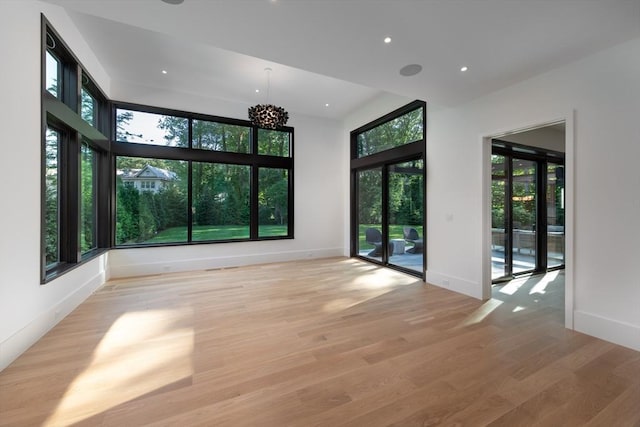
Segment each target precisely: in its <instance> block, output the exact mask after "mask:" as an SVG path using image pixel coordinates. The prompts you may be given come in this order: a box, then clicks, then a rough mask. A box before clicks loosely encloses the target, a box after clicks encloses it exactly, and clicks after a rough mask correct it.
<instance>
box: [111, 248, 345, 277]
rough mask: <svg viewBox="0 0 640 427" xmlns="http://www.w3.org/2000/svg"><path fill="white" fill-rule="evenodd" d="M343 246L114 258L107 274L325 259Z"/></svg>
mask: <svg viewBox="0 0 640 427" xmlns="http://www.w3.org/2000/svg"><path fill="white" fill-rule="evenodd" d="M343 252H344V248H342V247H337V248H322V249H308V250H302V251H286V252H272V253H263V254H254V255H252V254H248V255H233V256H227V257H220V256H216V257H211V258H198V259H184V260H179V259H178V260H172V261H170V262H167V261H160V262H139V261H136V262H133V263H129V264H118V263H117V262H114V257H113V256H112V257H111V258H110V262H109V277H110V278H112V279H116V278H121V277H135V276H146V275H150V274H162V273H172V272H181V271H197V270H207V269H211V268H228V267H241V266H245V265H254V264H268V263H274V262H286V261H296V260H301V259H316V258H329V257H334V256H343Z"/></svg>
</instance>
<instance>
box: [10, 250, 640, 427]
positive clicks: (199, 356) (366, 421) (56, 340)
mask: <svg viewBox="0 0 640 427" xmlns="http://www.w3.org/2000/svg"><path fill="white" fill-rule="evenodd" d="M48 286H55V283H53V284H51V285H48ZM494 294H495V298H494V299H492V300H489V301H487V302H482V301H477V300H475V299H472V298H468V297H465V296H462V295H459V294H455V293H453V292H449V291H447V290H444V289H440V288H437V287H434V286H430V285H426V284H424V283H423V282H421V281H417V280H415V279H414V278H411V277H409V276H406V275H403V274H400V273H396V272H392V271H389V270H386V269H382V268H378V267H374V266H372V265H368V264H366V263H362V262H359V261H356V260H351V259H344V258H334V259H325V260H314V261H307V262H293V263H283V264H273V265H263V266H254V267H243V268H236V269H225V270H216V271H200V272H193V273H182V274H167V275H158V276H149V277H143V278H133V279H127V280H114V281H111V282H108V283H107V284H106V285H105V286H104V287H103V288H102V289H101V290H100V291H98V292H97V293H96V294H95V295H93V296H92V297H91V298H89V299H88V300H87V301H86V302H85V303H83V304H82V305H81V306H80V307H79V308H78V309H77V310H76V311H74V312H73V313H72V314H71V315H69V316H68V317H67V318H65V319H64V320H63V321H62V322H61V323H60V324H59V325H58V326H56V327H55V328H54V329H53V330H52V331H51V332H50V333H49V334H47V335H46V336H45V337H44V338H43V339H42V340H41V341H40V342H38V343H37V344H36V345H34V346H33V347H32V348H31V349H30V350H29V351H27V352H26V353H25V354H24V355H22V356H21V357H20V358H19V359H18V360H17V361H16V362H15V363H13V364H12V365H11V366H9V367H8V368H7V369H5V370H4V371H3V372H1V373H0V425H2V426H8V425H10V426H40V425H60V426H63V425H64V426H66V425H88V426H119V427H120V426H141V425H154V426H155V425H157V426H164V425H171V426H185V427H186V426H189V427H190V426H200V425H201V426H305V427H306V426H340V425H346V426H368V427H369V426H384V425H398V426H415V425H419V426H432V425H457V426H462V425H468V426H482V425H488V424H490V425H496V426H498V425H499V426H509V427H511V426H519V425H522V426H531V425H548V426H578V425H580V426H581V425H588V426H638V425H640V353H638V352H634V351H632V350H629V349H625V348H623V347H619V346H616V345H613V344H609V343H606V342H604V341H601V340H598V339H595V338H591V337H588V336H586V335H582V334H579V333H575V332H572V331H568V330H565V329H564V327H563V325H562V322H563V313H562V306H563V304H562V276H561V275H560V276H558V277H555V276H545V278H544V279H543V280H540V279H539V278H537V279H524V280H521V281H520V282H514V283H512V284H510V285H509V287H502V288H497V289H496V290H495V292H494ZM510 294H511V295H510Z"/></svg>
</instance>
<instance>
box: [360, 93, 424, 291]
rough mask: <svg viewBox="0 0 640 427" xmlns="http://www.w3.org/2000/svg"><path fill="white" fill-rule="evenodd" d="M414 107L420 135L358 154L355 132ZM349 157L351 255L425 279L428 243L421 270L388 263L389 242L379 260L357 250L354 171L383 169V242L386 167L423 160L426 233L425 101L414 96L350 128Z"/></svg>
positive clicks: (383, 234) (387, 178) (376, 124)
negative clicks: (400, 105)
mask: <svg viewBox="0 0 640 427" xmlns="http://www.w3.org/2000/svg"><path fill="white" fill-rule="evenodd" d="M417 109H422V139H419V140H416V141H413V142H409V143H407V144H404V145H400V146H396V147H392V148H389V149H386V150H383V151H378V152H375V153H373V154H369V155H366V156H362V157H358V155H359V153H358V135H359V134H361V133H364V132H367V131H369V130H371V129H374V128H376V127H378V126H381V125H384V124H385V123H388V122H390V121H392V120H394V119H396V118H398V117H401V116H403V115H405V114H407V113H410V112H412V111H415V110H417ZM350 159H351V164H350V170H351V182H350V194H351V198H350V205H351V215H350V221H351V233H350V255H351V257H355V258H359V259H362V260H364V261H367V262H371V263H374V264H379V265H383V266H385V267H388V268H391V269H394V270H398V271H402V272H404V273H407V274H410V275H413V276H417V277H420V278H422V279H423V280H424V278H425V272H426V271H427V245H426V244H425V245H424V248H423V251H422V257H423V258H422V265H423V271H422V272H421V273H419V272H417V271H415V270H412V269H409V268H403V267H401V266H398V265H395V264H391V263H389V262H386V261H385V259H386V258H387V257H388V254H387V247H388V244H384V243H383V244H382V252H383V255H382V261H377V260H374V259H372V258H367V257H363V256H360V255H359V253H358V245H357V242H358V233H359V229H358V209H359V206H358V200H359V193H358V182H357V181H358V179H357V175H358V172H360V171H363V170H369V169H373V168H378V167H379V168H381V170H382V223H381V227H382V236H383V242H386V240H385V239H386V238H387V235H388V230H387V228H388V220H387V219H388V217H389V212H388V210H389V199H388V194H387V188H388V184H389V177H388V175H389V173H388V167H389V166H390V165H392V164H395V163H399V162H404V161H411V160H422V162H423V163H422V164H423V168H422V174H423V176H422V179H423V185H424V189H425V193H424V196H423V197H424V203H423V206H424V212H423V223H422V229H423V230H424V236H426V230H427V195H426V188H427V103H426V102H424V101H420V100H415V101H413V102H410V103H409V104H407V105H404V106H402V107H400V108H398V109H396V110H394V111H392V112H390V113H388V114H385V115H384V116H382V117H380V118H378V119H376V120H373V121H372V122H369V123H367V124H365V125H363V126H361V127H359V128H357V129H355V130H353V131H351V133H350Z"/></svg>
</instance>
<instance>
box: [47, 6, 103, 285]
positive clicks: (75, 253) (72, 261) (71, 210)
mask: <svg viewBox="0 0 640 427" xmlns="http://www.w3.org/2000/svg"><path fill="white" fill-rule="evenodd" d="M48 51H50V52H52V54H53V55H54V56H55V57H56V58H57V59H58V61H59V64H60V67H61V69H60V70H59V72H58V94H59V96H58V97H56V96H54V95H53V94H52V93H50V92H49V91H48V90H47V88H46V87H45V85H46V71H47V70H46V55H47V52H48ZM83 79H84V80H86V81H87V82H94V79H93V78H92V77H91V76H90V75H89V73H88V72H87V71H86V69H85V68H84V66H83V65H82V64H81V62H80V61H79V60H78V59H77V58H76V57H75V55H74V54H73V52H72V51H71V49H69V47H68V46H67V45H66V44H65V42H64V41H63V39H62V38H61V37H60V35H59V34H58V33H57V32H56V30H55V29H54V28H53V26H52V25H51V23H50V22H49V21H48V20H47V19H46V17H45V16H44V15H41V79H40V87H41V171H42V173H41V211H40V215H41V221H40V222H41V233H40V234H41V236H40V238H41V242H40V246H41V249H40V252H41V261H40V282H41V284H46V283H48V282H50V281H51V280H53V279H55V278H57V277H59V276H60V275H62V274H63V273H65V272H67V271H69V270H72V269H74V268H76V267H77V266H79V265H81V264H82V263H84V262H85V261H87V260H89V259H92V258H94V257H95V256H97V255H99V254H100V253H102V252H104V251H105V250H106V249H108V247H109V234H110V229H109V221H108V214H109V209H108V204H109V203H110V201H109V200H108V199H106V198H100V197H98V194H108V185H109V179H108V178H109V175H108V160H109V158H108V152H109V140H108V137H107V136H105V134H106V133H107V132H106V131H107V130H108V128H109V126H108V115H107V113H108V111H109V109H108V100H107V97H106V96H105V95H104V93H103V92H102V90H101V89H100V88H99V87H98V86H97V85H96V84H95V83H91V84H92V86H91V87H92V90H91V94H92V96H93V97H94V99H95V101H96V106H97V117H95V123H96V124H97V125H98V126H97V127H94V126H92V125H90V124H89V123H87V122H86V121H84V120H83V119H82V116H81V111H80V108H81V101H80V100H81V98H80V97H81V89H82V86H83V85H82V81H83ZM48 127H52V128H55V129H56V130H59V131H60V139H61V140H60V149H59V155H58V168H59V173H60V183H59V185H58V188H59V191H58V197H59V215H58V233H59V236H60V238H59V241H58V252H59V262H58V263H56V264H55V265H51V266H47V264H46V256H45V254H46V218H45V214H46V212H45V198H46V177H45V171H46V159H45V150H46V132H47V128H48ZM83 142H85V143H86V144H87V145H88V146H89V147H90V148H91V149H93V150H94V151H95V153H96V170H95V179H96V183H95V184H94V185H95V186H96V190H95V196H94V202H95V206H94V211H95V215H96V217H95V222H96V226H95V230H96V236H95V238H96V248H94V249H92V250H90V251H87V252H85V253H82V250H81V244H80V234H81V231H80V227H81V224H80V220H81V218H80V203H81V200H80V198H81V182H80V172H81V161H82V151H81V147H82V143H83Z"/></svg>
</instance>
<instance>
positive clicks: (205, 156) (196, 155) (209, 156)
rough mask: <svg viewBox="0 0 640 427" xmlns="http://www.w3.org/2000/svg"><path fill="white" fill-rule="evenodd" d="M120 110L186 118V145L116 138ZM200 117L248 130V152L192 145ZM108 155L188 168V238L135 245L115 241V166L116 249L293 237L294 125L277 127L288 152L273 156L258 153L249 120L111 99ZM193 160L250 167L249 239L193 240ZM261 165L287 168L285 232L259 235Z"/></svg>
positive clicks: (113, 196) (113, 195) (255, 132)
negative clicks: (183, 163) (173, 162)
mask: <svg viewBox="0 0 640 427" xmlns="http://www.w3.org/2000/svg"><path fill="white" fill-rule="evenodd" d="M119 109H122V110H129V111H139V112H142V113H153V114H160V115H166V116H173V117H178V118H185V119H187V121H188V129H189V137H188V147H175V146H167V145H154V144H141V143H136V142H123V141H118V140H117V139H116V136H117V129H116V115H117V111H118V110H119ZM194 120H203V121H209V122H217V123H222V124H230V125H236V126H242V127H246V128H249V129H250V132H251V134H250V152H249V153H237V152H230V151H215V150H206V149H201V148H193V147H192V143H193V135H192V132H193V121H194ZM111 121H112V123H113V124H112V126H111V137H112V143H111V156H112V164H114V165H115V160H116V157H118V156H127V157H141V158H150V159H164V160H183V161H187V163H188V166H187V171H188V177H189V178H188V183H187V186H188V188H187V194H188V195H187V241H186V242H167V243H137V244H127V245H122V244H117V243H116V241H115V228H116V218H115V208H116V181H115V180H116V171H115V166H114V168H113V175H112V179H111V182H112V189H111V193H110V194H111V199H112V200H113V203H112V206H113V207H112V211H113V212H112V216H111V218H112V222H111V224H112V228H113V230H114V232H113V233H112V236H111V237H112V240H111V247H113V248H115V249H123V248H140V247H144V248H146V247H157V246H184V245H201V244H216V243H228V242H246V241H262V240H283V239H293V238H294V183H293V181H294V180H293V175H294V146H295V144H294V135H295V133H294V128H293V127H290V126H283V127H280V128H278V129H276V130H278V131H283V132H288V133H289V134H290V137H289V155H288V156H287V157H281V156H273V155H266V154H258V130H259V129H260V128H259V127H258V126H255V125H253V124H252V123H251V122H250V121H248V120H241V119H233V118H228V117H221V116H212V115H206V114H201V113H194V112H188V111H182V110H175V109H169V108H162V107H156V106H149V105H143V104H135V103H130V102H124V101H112V103H111ZM193 162H203V163H210V164H216V163H217V164H232V165H242V166H250V167H251V173H250V177H251V178H250V179H251V182H250V208H249V211H250V224H249V229H250V231H249V238H242V239H219V240H195V241H194V240H193V232H192V230H193V211H192V209H191V207H192V206H193V195H192V187H193V182H192V173H191V171H192V164H193ZM260 168H275V169H286V170H287V171H288V206H287V215H288V224H287V234H286V235H281V236H262V237H261V236H260V235H259V203H258V191H259V182H258V178H259V174H258V171H259V169H260Z"/></svg>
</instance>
